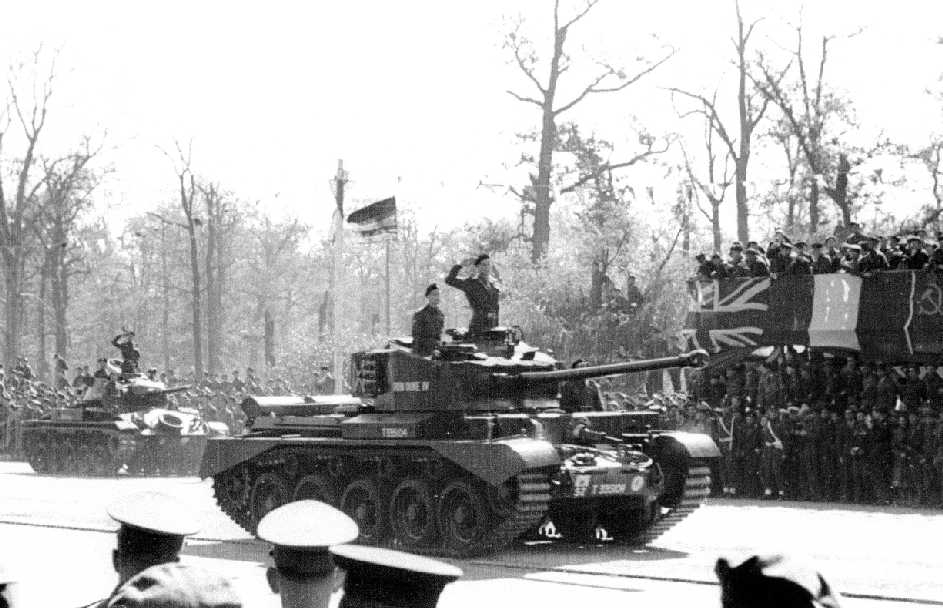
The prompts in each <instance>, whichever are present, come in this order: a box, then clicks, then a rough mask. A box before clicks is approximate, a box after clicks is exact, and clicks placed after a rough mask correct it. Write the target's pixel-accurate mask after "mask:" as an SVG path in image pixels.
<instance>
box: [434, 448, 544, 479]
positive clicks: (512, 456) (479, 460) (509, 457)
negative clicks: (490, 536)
mask: <svg viewBox="0 0 943 608" xmlns="http://www.w3.org/2000/svg"><path fill="white" fill-rule="evenodd" d="M429 445H430V446H431V447H432V448H433V449H434V450H435V451H436V452H437V453H438V454H439V455H440V456H442V457H443V458H445V459H446V460H449V461H451V462H453V463H455V464H456V465H458V466H459V467H461V468H463V469H464V470H466V471H468V472H469V473H471V474H473V475H475V476H476V477H479V478H480V479H482V480H483V481H485V482H486V483H488V484H489V485H492V486H499V485H501V484H502V483H504V482H505V481H507V480H508V479H510V478H512V477H514V476H515V475H517V474H519V473H521V472H523V471H526V470H532V469H540V468H558V467H559V466H560V464H561V460H560V456H559V455H558V454H557V451H556V449H554V447H553V445H552V444H551V443H550V442H548V441H540V440H537V439H528V438H526V437H519V438H512V439H499V440H495V441H433V442H429Z"/></svg>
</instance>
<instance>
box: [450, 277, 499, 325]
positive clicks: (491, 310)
mask: <svg viewBox="0 0 943 608" xmlns="http://www.w3.org/2000/svg"><path fill="white" fill-rule="evenodd" d="M461 269H462V266H461V264H456V265H455V266H452V269H451V270H449V274H448V275H447V276H446V277H445V284H446V285H449V286H451V287H454V288H456V289H460V290H462V291H463V292H464V293H465V297H466V298H467V299H468V304H469V306H471V309H472V318H471V322H470V323H469V324H468V331H469V332H470V333H471V334H480V333H483V332H485V331H487V330H489V329H491V328H492V327H495V326H496V325H498V322H499V318H498V296H499V295H500V291H499V290H498V287H497V286H496V285H495V284H494V283H493V282H492V281H490V280H488V281H482V280H481V278H479V277H475V278H472V279H460V278H458V273H459V271H460V270H461Z"/></svg>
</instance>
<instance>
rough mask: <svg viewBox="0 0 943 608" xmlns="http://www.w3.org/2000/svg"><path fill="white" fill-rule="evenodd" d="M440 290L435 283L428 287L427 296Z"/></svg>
mask: <svg viewBox="0 0 943 608" xmlns="http://www.w3.org/2000/svg"><path fill="white" fill-rule="evenodd" d="M438 289H439V286H438V285H436V284H435V283H431V284H430V285H429V286H428V287H426V295H429V292H431V291H436V290H438Z"/></svg>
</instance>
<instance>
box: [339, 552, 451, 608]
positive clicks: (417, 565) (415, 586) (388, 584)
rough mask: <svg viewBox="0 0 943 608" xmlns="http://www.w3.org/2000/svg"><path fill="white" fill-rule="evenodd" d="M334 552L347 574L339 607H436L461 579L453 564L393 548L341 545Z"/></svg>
mask: <svg viewBox="0 0 943 608" xmlns="http://www.w3.org/2000/svg"><path fill="white" fill-rule="evenodd" d="M331 553H332V554H333V555H334V561H335V562H336V563H337V565H338V566H340V568H342V569H343V570H344V571H345V573H346V577H345V579H344V596H343V597H342V598H341V601H340V608H366V607H373V606H384V607H387V608H434V606H436V604H438V603H439V595H441V594H442V590H443V589H444V588H445V586H446V585H448V584H449V583H451V582H453V581H455V580H457V579H458V578H459V577H461V576H462V571H461V570H459V569H458V568H456V567H455V566H452V565H450V564H446V563H444V562H440V561H436V560H434V559H429V558H427V557H419V556H417V555H412V554H409V553H403V552H401V551H393V550H391V549H379V548H376V547H366V546H363V545H341V546H339V547H334V548H333V549H331Z"/></svg>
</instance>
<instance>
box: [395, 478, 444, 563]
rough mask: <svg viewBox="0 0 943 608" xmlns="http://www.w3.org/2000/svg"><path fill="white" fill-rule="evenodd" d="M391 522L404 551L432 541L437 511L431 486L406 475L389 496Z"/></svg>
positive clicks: (397, 540)
mask: <svg viewBox="0 0 943 608" xmlns="http://www.w3.org/2000/svg"><path fill="white" fill-rule="evenodd" d="M390 526H391V527H392V529H393V538H394V540H395V542H397V543H398V544H400V545H402V547H403V548H404V549H406V550H407V551H408V550H410V549H415V548H419V547H428V546H430V545H432V543H433V542H434V541H435V536H436V531H437V530H436V514H435V503H434V499H433V492H432V489H431V488H430V487H429V484H428V483H426V482H424V481H420V480H417V479H407V480H406V481H403V482H402V483H400V484H399V485H398V486H396V488H395V489H394V490H393V495H392V497H391V498H390Z"/></svg>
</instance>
